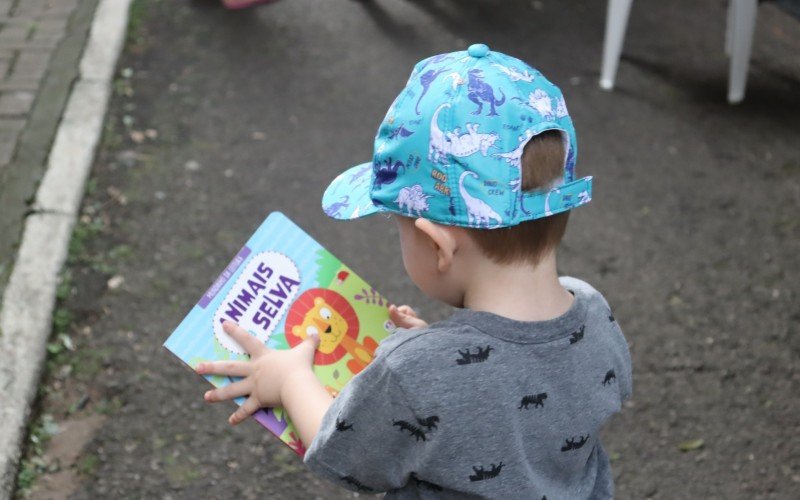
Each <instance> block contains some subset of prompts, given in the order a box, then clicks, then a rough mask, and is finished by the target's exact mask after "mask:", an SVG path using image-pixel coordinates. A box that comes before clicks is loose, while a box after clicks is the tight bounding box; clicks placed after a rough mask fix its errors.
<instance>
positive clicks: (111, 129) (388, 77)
mask: <svg viewBox="0 0 800 500" xmlns="http://www.w3.org/2000/svg"><path fill="white" fill-rule="evenodd" d="M31 1H33V0H31ZM27 2H28V0H24V2H23V1H22V0H19V2H18V3H15V2H13V1H8V0H7V1H0V6H4V5H9V7H8V8H7V10H6V12H7V15H6V16H5V17H4V18H3V19H4V21H3V22H4V23H5V24H4V26H5V28H4V29H3V30H0V62H2V58H1V56H2V53H3V51H4V50H7V51H8V50H11V51H14V50H16V51H17V52H14V57H15V58H17V59H9V61H11V63H12V64H13V63H14V61H18V60H19V59H18V58H19V57H21V56H20V55H19V54H18V52H20V51H19V49H13V48H12V49H5V48H4V45H3V44H4V43H10V42H8V40H7V39H6V42H4V41H3V40H4V39H3V36H4V35H3V33H7V32H8V31H7V27H8V26H17V25H19V24H20V23H19V22H16V21H15V22H12V20H13V19H14V18H15V17H16V18H20V16H21V14H20V12H22V13H23V14H24V12H25V10H24V9H26V8H29V7H24V8H23V7H21V5H23V3H25V4H27ZM65 2H66V0H65ZM40 3H42V4H43V5H49V6H50V7H48V8H51V10H50V11H48V12H50V14H49V16H50V17H48V16H46V15H44V14H36V16H39V17H35V16H34V17H35V20H36V21H37V23H38V24H37V26H38V25H41V22H43V21H44V20H46V19H51V20H52V19H54V18H55V16H56V14H53V12H54V11H53V10H52V9H55V8H56V7H57V6H58V4H59V3H60V2H49V3H48V2H46V1H43V2H40ZM68 3H69V2H68ZM96 4H97V2H93V1H91V0H86V1H85V2H84V1H83V0H74V1H72V2H71V3H70V5H72V8H71V9H70V10H67V11H66V13H65V14H63V16H62V17H63V18H64V19H65V20H64V22H63V25H64V28H63V30H62V31H63V32H62V33H61V35H60V37H56V36H53V37H52V42H51V45H52V47H53V50H59V49H58V47H60V46H61V44H63V43H66V42H65V41H64V40H66V41H69V40H71V38H70V36H71V35H70V33H71V32H72V31H71V30H74V31H75V32H80V33H85V32H86V30H87V29H88V28H87V26H88V22H89V21H90V20H91V19H92V15H93V13H94V12H95V10H94V9H95V5H96ZM60 5H61V6H62V7H63V5H66V4H60ZM54 6H55V7H54ZM606 7H607V5H606V3H605V2H602V1H595V2H582V1H566V0H561V1H555V0H537V1H529V0H524V1H523V0H506V1H502V2H500V1H489V0H430V1H427V0H362V1H355V0H327V1H326V0H283V1H280V2H277V3H270V4H266V5H262V6H259V7H253V8H249V9H242V10H236V11H233V10H226V9H224V8H223V7H222V5H221V4H220V2H219V1H216V0H184V1H176V0H171V1H167V0H134V1H133V3H132V5H131V10H130V14H129V19H128V22H129V25H128V27H127V36H126V38H125V45H124V49H123V51H122V55H121V57H120V59H119V62H118V64H117V67H116V69H115V70H114V77H113V82H112V83H113V84H112V87H111V90H112V92H111V97H110V101H109V109H108V112H107V115H106V117H105V121H104V125H103V131H102V137H101V140H100V144H99V145H98V148H97V151H96V157H95V160H94V164H93V168H92V172H91V176H90V178H89V180H88V182H87V187H86V193H85V196H84V198H83V202H82V205H81V208H80V213H79V218H78V221H77V222H76V225H75V229H74V232H73V236H72V240H71V244H70V246H69V255H68V258H67V263H66V265H65V267H64V269H63V270H62V272H61V274H60V282H59V285H58V288H57V299H58V300H57V302H56V307H55V311H54V316H53V333H52V337H51V338H50V341H49V343H48V345H47V351H48V356H47V361H46V364H45V367H44V370H43V375H42V380H41V386H40V387H39V389H38V392H37V393H38V397H37V398H36V403H35V405H34V411H33V413H32V415H31V418H30V420H29V424H28V434H27V436H26V437H25V439H24V443H23V444H24V447H23V450H22V456H21V459H20V462H19V467H18V472H17V474H16V479H15V480H14V484H15V486H14V490H13V491H14V493H13V494H12V496H14V497H17V498H66V497H70V498H105V497H112V496H113V497H120V498H231V497H241V498H257V497H264V496H269V497H272V498H285V499H293V498H350V497H352V496H355V495H354V494H352V493H349V492H346V491H344V490H341V489H338V488H336V487H335V486H333V485H329V484H327V483H325V482H324V481H323V480H321V479H317V478H315V477H313V476H312V475H311V474H310V473H308V472H307V471H305V470H304V468H303V465H302V463H301V461H300V460H299V459H298V458H297V457H296V456H295V455H294V454H293V453H292V452H291V450H289V449H288V448H286V447H285V446H284V445H282V444H281V443H280V442H279V441H278V440H276V439H275V438H274V437H273V436H272V435H271V434H269V433H267V432H265V431H264V430H263V429H262V428H261V427H260V426H258V425H257V424H255V423H254V422H247V423H245V424H243V425H240V426H238V427H235V428H231V427H230V426H228V425H227V423H226V419H227V416H228V414H229V413H230V412H231V408H232V407H231V405H219V406H207V405H205V404H204V403H203V401H202V394H203V392H204V391H205V390H206V386H205V385H204V383H203V382H202V381H201V380H200V379H199V378H197V377H196V376H195V375H193V374H192V373H191V372H190V371H189V370H187V369H186V368H185V367H183V366H182V365H181V364H180V363H178V362H177V361H176V360H175V359H173V358H172V356H171V355H170V354H169V353H167V352H166V351H165V350H164V349H163V348H162V347H161V344H162V342H163V341H164V340H165V339H166V337H167V336H168V335H169V334H170V332H171V331H172V330H173V329H174V328H175V327H176V326H177V324H178V323H179V322H180V320H181V319H182V318H183V316H184V315H185V314H186V313H187V312H188V310H189V309H190V308H191V307H192V305H193V304H194V303H195V302H196V300H197V298H198V296H199V295H200V294H202V292H203V291H204V290H205V289H206V288H207V287H208V285H209V283H210V282H211V281H212V280H213V278H214V277H215V276H217V274H218V273H219V272H220V271H221V270H222V269H223V268H224V267H225V265H226V264H227V263H228V261H229V259H230V257H231V256H232V255H234V254H235V253H236V251H238V249H239V248H240V247H241V245H242V243H243V242H244V241H245V240H246V239H247V237H248V236H249V235H250V234H251V233H252V231H254V230H255V228H256V227H257V226H258V225H259V224H260V223H261V221H262V220H263V219H264V218H265V217H266V215H267V214H268V213H269V212H271V211H275V210H280V211H282V212H284V213H286V214H287V215H288V216H289V217H290V218H292V219H293V220H294V221H296V222H297V223H298V224H299V225H300V226H302V227H303V228H305V229H306V230H307V231H308V232H309V233H310V234H311V235H312V236H314V237H315V238H316V239H317V240H318V241H319V242H320V243H321V244H322V245H324V246H325V247H327V248H328V249H330V250H331V251H332V252H333V253H334V254H335V255H337V256H339V257H340V258H341V259H342V260H344V261H345V262H346V263H347V264H348V265H349V266H350V267H351V268H353V269H354V270H355V271H356V272H357V273H359V274H360V275H361V276H362V277H363V278H365V279H366V281H367V282H369V283H371V284H372V285H373V286H375V287H376V288H377V289H378V290H380V291H381V292H382V293H383V294H384V295H385V296H387V297H389V298H390V299H391V300H393V301H394V302H396V303H407V304H410V305H412V306H413V307H415V308H417V309H418V311H419V312H420V313H421V315H422V316H423V317H425V318H428V319H430V320H435V319H440V318H443V317H445V316H446V315H448V314H449V312H450V311H449V310H448V308H446V307H445V306H442V305H440V304H435V303H433V302H431V301H429V300H427V299H426V298H425V297H424V296H422V295H421V293H420V292H418V291H417V290H416V289H415V287H414V286H413V284H412V283H411V282H410V280H409V279H408V278H407V277H406V276H405V272H404V270H403V266H402V261H401V259H400V253H399V246H398V243H397V234H396V230H395V228H394V225H393V224H392V223H391V221H387V220H385V219H384V218H381V217H375V218H368V219H366V220H360V221H358V222H353V223H341V222H337V221H333V220H331V219H328V218H327V217H325V216H324V214H323V213H322V211H321V209H320V200H321V195H322V192H323V190H324V189H325V187H326V186H327V184H328V182H329V181H330V180H331V179H332V178H333V177H334V176H336V175H337V174H338V173H339V172H340V171H342V170H343V169H344V168H347V167H349V166H352V165H355V164H358V163H362V162H365V161H370V159H371V155H372V140H373V136H374V134H375V130H376V127H377V126H378V124H379V123H380V121H381V119H382V117H383V115H384V114H385V112H386V110H387V108H388V106H389V105H390V104H391V102H392V100H393V99H394V97H395V95H396V94H397V93H398V92H399V91H400V90H401V89H402V88H403V86H404V84H405V81H406V79H407V78H408V76H409V74H410V72H411V69H412V67H413V65H414V64H415V63H416V62H417V61H419V60H421V59H423V58H425V57H428V56H430V55H433V54H437V53H443V52H451V51H456V50H463V49H466V47H467V46H468V45H470V44H472V43H486V44H487V45H489V47H490V48H492V49H495V50H498V51H501V52H504V53H507V54H509V55H513V56H515V57H518V58H520V59H522V60H524V61H526V62H528V63H529V64H531V65H532V66H534V67H536V68H537V69H539V70H541V71H542V72H543V73H544V74H545V75H546V76H547V77H548V78H549V79H550V80H551V81H553V82H554V83H555V84H557V85H558V86H560V88H561V89H562V91H563V93H564V95H565V98H566V102H567V106H568V107H569V110H570V114H571V115H572V118H573V120H574V123H575V127H576V130H577V136H578V145H579V153H578V162H577V169H578V172H579V174H580V175H593V176H595V192H594V197H593V203H592V204H590V205H588V206H587V207H585V208H581V209H579V210H576V212H575V213H574V214H573V215H572V217H571V220H570V227H569V229H568V231H567V236H566V240H565V242H564V245H563V248H562V251H561V254H560V259H559V267H560V271H561V273H562V274H565V275H571V276H576V277H579V278H582V279H584V280H586V281H588V282H589V283H592V284H593V285H594V286H595V287H596V288H597V289H598V290H600V291H601V292H602V293H603V294H604V295H605V296H606V298H607V299H608V301H609V303H610V304H611V306H612V308H613V310H614V314H615V316H616V318H617V320H618V321H619V323H620V325H621V327H622V329H623V331H624V332H625V334H626V336H627V339H628V341H629V343H630V346H631V353H632V357H633V365H634V396H633V399H632V400H631V401H629V402H628V403H627V404H626V407H625V408H624V409H623V412H622V413H621V414H620V415H618V416H616V417H615V418H614V419H613V420H612V421H611V423H610V425H608V426H607V428H606V429H605V431H604V433H603V440H604V445H605V448H606V449H607V450H608V451H609V453H610V454H611V457H612V461H613V463H612V467H613V471H614V477H615V482H616V488H617V496H618V498H664V499H671V498H748V499H760V498H764V499H766V498H770V499H771V498H775V499H790V498H796V497H797V491H800V446H798V439H797V436H798V435H799V434H800V417H799V416H798V415H800V399H799V398H798V382H800V359H799V358H798V355H800V340H798V324H799V323H800V308H798V303H800V302H799V301H798V291H799V289H800V288H799V287H798V283H800V265H799V264H800V263H799V262H798V254H800V238H799V236H800V227H799V225H798V223H799V222H800V210H799V208H800V150H799V149H798V143H799V142H800V118H798V117H799V116H800V21H798V19H797V17H795V15H796V13H797V11H798V9H797V3H796V2H792V1H790V0H784V1H782V2H779V3H775V2H763V3H759V5H758V7H757V18H756V22H755V32H754V36H753V45H752V55H751V57H750V58H749V71H748V72H747V75H748V78H747V87H746V93H745V95H744V99H743V101H742V102H741V103H739V104H730V103H728V101H727V96H728V82H729V75H728V71H729V59H728V58H727V57H726V54H725V30H726V21H727V19H728V10H727V2H725V1H723V0H712V1H704V2H696V1H689V0H675V1H670V2H652V1H639V2H633V6H632V9H631V13H630V20H629V23H628V29H627V33H626V35H625V38H624V45H623V48H622V54H621V59H620V62H619V69H618V71H617V72H616V80H615V86H614V89H613V90H612V91H606V90H602V89H601V88H600V87H599V86H598V80H599V78H600V68H601V61H602V53H603V40H604V30H605V23H606V14H607V11H606ZM14 9H16V10H14ZM20 9H23V10H22V11H20ZM42 12H45V11H42ZM29 17H30V16H29ZM15 23H16V24H15ZM45 24H46V23H45ZM31 33H33V32H32V31H31V32H29V34H28V35H26V37H28V38H26V39H25V42H24V43H25V44H27V45H25V47H27V48H26V50H28V49H30V46H31V43H32V41H33V37H34V36H35V34H31ZM14 43H17V45H13V47H18V46H19V42H14ZM75 43H76V44H78V45H79V42H75ZM34 46H36V45H35V44H34ZM62 50H63V49H62ZM30 51H33V49H30ZM22 52H24V53H28V52H25V51H22ZM33 52H35V51H33ZM33 52H32V53H33ZM40 52H41V50H40ZM59 61H61V59H58V58H57V57H55V56H54V57H53V58H50V59H48V60H47V61H45V63H43V65H44V67H45V70H43V71H46V72H47V71H49V72H51V73H52V72H58V71H62V73H56V74H58V75H62V76H61V77H60V78H61V80H63V81H66V82H69V72H64V71H66V70H61V69H59V67H58V65H57V63H58V62H59ZM65 64H66V63H65ZM71 64H72V66H69V67H75V66H76V65H77V63H75V62H73V63H71ZM0 69H1V68H0ZM73 71H74V70H73ZM43 74H44V75H47V74H48V73H43ZM42 81H47V80H42ZM9 88H11V87H2V89H5V90H7V91H8V92H11V91H10V90H8V89H9ZM16 92H28V93H29V94H30V95H29V96H28V97H23V99H28V98H29V99H30V100H31V102H32V103H33V104H31V106H32V107H30V108H29V109H23V110H22V111H21V112H20V111H19V110H18V111H17V112H16V113H10V114H6V115H4V114H3V111H2V108H3V99H2V97H0V115H2V116H7V117H8V120H11V119H12V118H13V120H16V121H13V120H12V121H13V123H16V124H17V125H14V126H18V127H22V128H21V130H24V127H28V126H29V124H30V123H32V122H33V120H34V118H36V116H38V115H35V112H36V110H37V109H40V108H41V105H40V103H41V102H46V99H47V97H43V96H44V95H47V88H45V87H42V86H37V87H35V88H32V89H31V90H23V91H16ZM6 93H7V92H6ZM3 95H5V94H3ZM37 106H39V107H37ZM59 109H60V108H58V107H55V111H51V112H50V114H49V115H47V116H49V117H50V118H49V119H50V120H51V121H52V122H53V124H55V123H57V122H58V117H59V116H60V115H59V113H60V111H59ZM6 113H8V112H6ZM0 117H1V116H0ZM8 120H6V121H8ZM43 120H44V119H43ZM45 121H46V120H45ZM3 123H4V122H2V121H0V128H1V127H2V125H3ZM13 123H12V124H13ZM15 140H16V136H15ZM15 144H16V143H15ZM14 148H16V149H13V148H12V153H11V154H12V155H19V154H25V151H26V150H25V149H24V148H21V147H19V146H14ZM6 171H10V170H8V169H6V170H0V175H5V174H3V172H6ZM0 179H3V186H4V187H3V188H0V189H5V190H6V191H8V190H9V189H11V188H10V187H9V186H11V184H10V182H9V181H8V180H7V178H3V177H0ZM31 186H33V185H31ZM14 189H17V190H18V189H19V188H17V187H15V188H14ZM0 193H1V191H0ZM17 198H18V199H17V200H16V201H13V200H14V198H13V197H12V196H10V195H9V194H8V193H5V198H3V197H2V195H1V194H0V211H5V212H6V214H11V213H17V212H19V215H18V216H15V217H17V219H18V220H22V219H23V218H24V216H25V209H24V207H25V206H26V205H25V196H21V195H20V196H17ZM3 203H5V205H4V204H3ZM7 217H8V215H7ZM15 220H16V219H15ZM7 234H17V233H14V232H13V231H12V232H10V233H7ZM12 246H13V243H10V244H9V247H12ZM10 255H13V252H10ZM11 262H13V258H12V259H11ZM490 429H491V423H489V422H487V432H490Z"/></svg>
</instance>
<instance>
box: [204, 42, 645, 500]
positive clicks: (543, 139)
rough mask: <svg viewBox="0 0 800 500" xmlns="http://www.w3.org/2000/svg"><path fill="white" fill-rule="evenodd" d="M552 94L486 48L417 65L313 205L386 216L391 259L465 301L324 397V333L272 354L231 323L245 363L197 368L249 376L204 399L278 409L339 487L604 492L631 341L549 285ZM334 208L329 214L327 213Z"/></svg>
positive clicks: (556, 138) (312, 461)
mask: <svg viewBox="0 0 800 500" xmlns="http://www.w3.org/2000/svg"><path fill="white" fill-rule="evenodd" d="M575 158H576V139H575V131H574V129H573V126H572V121H571V120H570V118H569V115H568V114H567V109H566V106H565V104H564V99H563V96H562V95H561V92H560V91H559V89H558V88H557V87H555V86H554V85H553V84H551V83H550V82H549V81H548V80H547V79H545V77H544V76H542V74H541V73H539V72H538V71H536V70H535V69H533V68H531V67H530V66H528V65H526V64H525V63H523V62H522V61H519V60H517V59H514V58H511V57H508V56H506V55H504V54H501V53H498V52H492V51H490V50H489V48H488V47H486V46H485V45H473V46H471V47H469V49H468V50H467V51H463V52H455V53H451V54H443V55H439V56H435V57H432V58H429V59H426V60H424V61H422V62H420V63H419V64H417V66H416V67H415V68H414V72H413V73H412V75H411V78H410V79H409V81H408V84H407V86H406V88H405V89H404V90H403V92H402V93H401V94H400V95H399V96H398V97H397V99H396V100H395V102H394V103H393V104H392V106H391V108H390V109H389V112H388V113H387V115H386V118H385V119H384V121H383V123H382V124H381V126H380V128H379V130H378V135H377V137H376V140H375V152H374V159H373V162H372V163H371V164H365V165H359V166H356V167H353V168H352V169H350V170H348V171H347V172H345V173H344V174H342V175H340V176H339V177H337V178H336V179H335V180H334V181H333V183H332V184H331V185H330V187H329V188H328V190H327V191H326V193H325V196H324V198H323V206H324V207H325V211H326V213H328V214H329V215H331V216H333V217H336V218H339V219H351V218H356V217H360V216H365V215H369V214H374V213H378V212H386V213H390V214H392V216H393V218H394V219H395V220H396V222H397V224H398V227H399V232H400V246H401V249H402V255H403V263H404V264H405V268H406V270H407V271H408V274H409V276H410V277H411V279H412V280H413V281H414V283H415V284H416V285H417V286H418V287H419V288H420V290H422V291H423V292H424V293H425V294H426V295H428V296H429V297H433V298H435V299H438V300H442V301H444V302H446V303H448V304H450V305H452V306H455V307H458V308H461V309H460V310H459V311H458V312H456V313H455V314H454V315H453V316H452V317H450V318H449V319H447V320H445V321H442V322H440V323H436V324H433V325H428V324H426V323H425V322H424V321H422V320H421V319H419V318H417V316H416V314H415V313H414V311H413V310H411V309H410V308H408V307H407V306H402V307H399V308H398V307H394V306H393V307H392V308H391V311H390V312H391V315H392V318H393V320H394V321H395V323H396V324H397V325H398V326H399V327H403V328H400V329H398V330H397V332H396V333H394V334H393V335H392V336H391V337H389V338H388V339H386V340H385V341H384V342H383V343H382V344H381V346H380V348H379V349H378V351H377V353H376V356H375V359H374V360H373V362H372V364H370V365H369V366H368V367H367V368H366V369H365V370H364V371H363V372H362V373H360V374H359V375H358V376H356V377H355V378H354V379H353V380H352V381H351V382H350V384H348V386H346V387H345V389H344V390H343V391H342V392H341V394H340V395H339V396H338V397H337V398H336V399H335V400H332V399H331V397H330V396H329V395H328V393H327V392H326V391H325V390H324V389H323V388H322V386H321V385H320V384H319V382H318V381H317V380H316V378H315V377H314V375H313V374H312V372H311V361H312V359H313V354H314V349H315V347H316V345H317V344H318V339H314V338H308V339H306V341H304V342H303V343H302V344H300V345H299V346H297V347H296V348H294V349H292V350H290V351H270V350H268V349H267V348H266V347H264V346H263V345H262V344H260V342H258V341H257V340H255V338H254V337H251V336H250V335H249V334H248V333H247V332H246V331H244V330H243V329H241V328H239V327H237V326H236V325H234V324H232V323H229V324H226V326H225V328H226V331H227V332H228V333H229V334H230V335H232V336H233V337H234V338H235V339H236V340H238V341H239V342H240V343H241V344H243V345H244V346H245V347H246V348H248V350H249V352H250V353H251V361H250V362H217V363H204V364H202V365H201V366H200V367H198V371H199V372H200V373H222V374H227V375H235V376H241V377H245V378H244V379H243V380H241V381H239V382H237V383H234V384H231V385H230V386H228V387H225V388H222V389H216V390H212V391H209V392H208V393H207V394H206V399H207V400H209V401H221V400H225V399H230V398H232V397H236V396H247V395H249V398H248V399H247V402H246V403H245V404H244V405H242V406H241V408H239V409H238V410H237V411H236V412H235V413H234V414H233V415H232V416H231V423H238V422H240V421H242V420H243V419H244V418H246V417H247V416H248V415H250V414H251V413H253V412H254V411H255V410H257V409H258V408H260V407H262V406H276V405H280V406H283V407H284V408H286V410H287V411H288V413H289V415H290V416H291V418H292V420H293V421H294V423H295V425H296V426H297V427H298V430H299V432H300V435H301V438H302V440H303V442H304V443H305V444H306V445H307V446H308V447H309V448H308V452H307V454H306V456H305V462H306V464H307V465H308V466H309V467H310V468H311V469H312V470H313V471H315V472H317V473H319V474H321V475H323V476H326V477H328V478H330V479H331V480H333V481H335V482H338V483H339V484H341V485H342V486H344V487H346V488H350V489H354V490H357V491H363V492H381V491H388V492H389V495H388V496H389V497H392V498H467V497H492V498H501V497H507V498H536V499H540V498H544V497H547V498H550V499H551V500H552V499H554V498H568V499H577V498H610V497H612V496H613V484H612V477H611V471H610V469H609V460H608V456H607V454H606V452H605V451H604V450H603V447H602V446H601V444H600V441H599V439H598V432H599V430H600V428H601V426H602V424H603V423H604V422H605V421H606V420H607V419H608V418H609V417H610V416H611V415H612V414H613V413H615V412H617V411H619V410H620V407H621V404H622V402H623V400H625V399H626V398H627V397H629V395H630V393H631V366H630V356H629V353H628V348H627V344H626V342H625V339H624V337H623V336H622V332H621V331H620V329H619V327H618V325H617V323H616V321H615V320H614V317H613V315H612V314H611V311H610V310H609V307H608V304H607V303H606V301H605V299H603V297H602V296H601V295H600V293H599V292H597V291H596V290H594V289H593V288H592V287H591V286H589V285H588V284H586V283H584V282H582V281H579V280H577V279H574V278H559V277H558V275H557V271H556V247H557V246H558V243H559V241H560V240H561V237H562V236H563V234H564V230H565V229H566V224H567V218H568V216H569V210H570V209H572V208H574V207H577V206H579V205H582V204H585V203H587V202H589V201H590V199H591V177H585V178H581V179H575V178H574V174H575V172H574V168H575ZM334 207H335V208H334Z"/></svg>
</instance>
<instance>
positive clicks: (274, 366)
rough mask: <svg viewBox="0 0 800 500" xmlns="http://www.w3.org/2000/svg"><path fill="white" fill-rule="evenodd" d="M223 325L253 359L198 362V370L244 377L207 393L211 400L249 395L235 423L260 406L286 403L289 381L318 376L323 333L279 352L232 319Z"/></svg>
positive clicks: (234, 414) (232, 422)
mask: <svg viewBox="0 0 800 500" xmlns="http://www.w3.org/2000/svg"><path fill="white" fill-rule="evenodd" d="M223 328H224V330H225V333H227V334H228V335H230V336H231V337H232V338H233V339H234V340H235V341H236V342H238V343H239V344H240V345H241V346H242V347H244V348H245V349H246V350H247V352H248V354H250V361H210V362H205V363H200V364H199V365H197V368H196V371H197V373H199V374H201V375H228V376H232V377H244V378H243V379H242V380H239V381H237V382H233V383H232V384H229V385H227V386H225V387H220V388H219V389H213V390H210V391H208V392H206V393H205V396H204V397H205V400H206V401H208V402H218V401H225V400H228V399H233V398H237V397H239V396H249V397H248V398H247V400H246V401H245V402H244V403H243V404H242V406H240V407H239V409H237V410H236V411H235V412H234V413H233V414H232V415H231V416H230V418H229V419H228V422H230V423H231V424H234V425H235V424H238V423H239V422H241V421H243V420H244V419H246V418H247V417H249V416H250V415H252V414H253V413H255V412H256V411H258V410H259V409H260V408H263V407H275V406H283V405H282V404H281V401H282V399H283V397H282V393H283V388H284V386H287V385H292V384H287V382H292V383H295V382H296V381H299V380H301V379H307V378H308V375H311V377H312V378H313V377H314V375H313V372H312V371H311V366H312V364H313V363H314V351H316V349H317V346H318V345H319V336H309V337H308V338H306V339H305V340H304V341H303V342H302V343H300V344H298V345H297V346H295V347H294V348H293V349H289V350H280V351H275V350H272V349H269V348H267V346H265V345H264V344H263V343H262V342H261V341H260V340H258V339H257V338H255V337H253V336H252V335H250V333H249V332H248V331H247V330H245V329H244V328H242V327H240V326H239V325H237V324H236V323H234V322H232V321H226V322H225V323H224V324H223ZM295 385H296V383H295Z"/></svg>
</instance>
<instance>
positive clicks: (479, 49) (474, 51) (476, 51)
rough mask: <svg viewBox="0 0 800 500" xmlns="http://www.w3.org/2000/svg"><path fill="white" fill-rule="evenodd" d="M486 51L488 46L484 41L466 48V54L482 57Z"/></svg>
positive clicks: (487, 51)
mask: <svg viewBox="0 0 800 500" xmlns="http://www.w3.org/2000/svg"><path fill="white" fill-rule="evenodd" d="M488 53H489V46H488V45H486V44H484V43H476V44H473V45H470V46H469V48H468V49H467V54H469V55H471V56H472V57H484V56H485V55H486V54H488Z"/></svg>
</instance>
